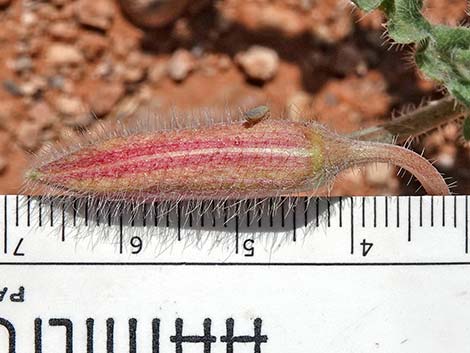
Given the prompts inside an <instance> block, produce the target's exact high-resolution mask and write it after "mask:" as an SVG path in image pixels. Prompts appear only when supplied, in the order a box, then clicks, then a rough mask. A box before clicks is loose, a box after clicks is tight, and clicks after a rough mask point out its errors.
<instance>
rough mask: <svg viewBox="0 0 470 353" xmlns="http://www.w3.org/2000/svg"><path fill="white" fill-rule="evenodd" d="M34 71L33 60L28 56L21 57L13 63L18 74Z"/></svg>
mask: <svg viewBox="0 0 470 353" xmlns="http://www.w3.org/2000/svg"><path fill="white" fill-rule="evenodd" d="M32 69H33V60H32V59H31V57H29V56H27V55H21V56H19V57H18V58H16V60H15V61H14V62H13V70H15V72H17V73H25V72H27V71H31V70H32Z"/></svg>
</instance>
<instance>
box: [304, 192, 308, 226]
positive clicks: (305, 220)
mask: <svg viewBox="0 0 470 353" xmlns="http://www.w3.org/2000/svg"><path fill="white" fill-rule="evenodd" d="M307 225H308V198H307V197H304V227H306V226H307Z"/></svg>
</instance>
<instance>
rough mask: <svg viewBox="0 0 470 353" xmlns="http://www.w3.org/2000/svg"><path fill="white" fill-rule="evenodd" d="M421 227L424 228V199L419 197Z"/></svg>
mask: <svg viewBox="0 0 470 353" xmlns="http://www.w3.org/2000/svg"><path fill="white" fill-rule="evenodd" d="M419 226H420V227H422V226H423V197H422V196H420V197H419Z"/></svg>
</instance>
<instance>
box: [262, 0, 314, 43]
mask: <svg viewBox="0 0 470 353" xmlns="http://www.w3.org/2000/svg"><path fill="white" fill-rule="evenodd" d="M259 16H260V18H259V24H260V25H261V26H262V27H266V28H272V29H274V30H281V31H282V32H283V33H284V34H286V35H287V36H297V35H300V34H301V33H302V31H303V30H304V29H305V28H304V27H305V26H304V25H303V23H302V21H299V18H298V15H297V14H296V13H295V12H294V11H291V10H288V9H286V8H282V7H279V6H276V5H267V6H265V7H263V8H262V9H261V11H260V14H259Z"/></svg>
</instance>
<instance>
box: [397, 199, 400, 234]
mask: <svg viewBox="0 0 470 353" xmlns="http://www.w3.org/2000/svg"><path fill="white" fill-rule="evenodd" d="M397 228H400V198H397Z"/></svg>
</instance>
